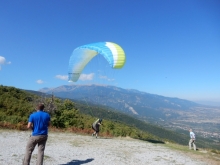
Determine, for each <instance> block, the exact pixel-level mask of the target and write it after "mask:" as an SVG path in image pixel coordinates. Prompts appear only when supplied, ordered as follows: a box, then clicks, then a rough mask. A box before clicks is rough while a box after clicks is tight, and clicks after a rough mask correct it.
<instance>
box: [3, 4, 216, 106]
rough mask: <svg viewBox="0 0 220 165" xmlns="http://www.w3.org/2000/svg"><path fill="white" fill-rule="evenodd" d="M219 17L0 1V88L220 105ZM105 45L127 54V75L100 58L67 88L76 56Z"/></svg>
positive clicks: (210, 10) (212, 11)
mask: <svg viewBox="0 0 220 165" xmlns="http://www.w3.org/2000/svg"><path fill="white" fill-rule="evenodd" d="M219 9H220V1H219V0H184V1H183V0H182V1H177V0H136V1H131V0H127V1H119V0H47V1H45V0H37V1H36V0H35V1H28V0H16V1H8V0H0V84H1V85H4V86H14V87H16V88H21V89H29V90H39V89H42V88H44V87H49V88H54V87H58V86H62V85H71V84H94V83H99V84H109V85H115V86H118V87H121V88H125V89H137V90H139V91H143V92H147V93H151V94H158V95H162V96H166V97H177V98H181V99H187V100H191V101H197V102H203V103H207V104H210V105H220V10H219ZM105 41H109V42H114V43H117V44H118V45H120V46H121V47H122V48H123V50H124V52H125V54H126V63H125V65H124V67H123V68H122V69H117V70H114V69H112V68H108V67H106V66H104V65H103V64H105V65H106V61H105V60H102V58H101V57H97V59H98V58H100V59H101V60H98V61H99V62H97V61H96V60H97V59H94V60H93V61H91V62H90V63H89V64H88V65H89V66H88V67H87V66H86V68H85V69H84V70H83V72H82V75H81V77H80V79H79V80H78V81H77V82H76V83H69V82H68V81H67V75H68V65H69V58H70V56H71V54H72V52H73V50H74V49H75V48H77V47H79V46H81V45H85V44H89V43H95V42H105ZM100 61H101V62H100ZM100 63H101V64H100ZM112 70H114V71H112Z"/></svg>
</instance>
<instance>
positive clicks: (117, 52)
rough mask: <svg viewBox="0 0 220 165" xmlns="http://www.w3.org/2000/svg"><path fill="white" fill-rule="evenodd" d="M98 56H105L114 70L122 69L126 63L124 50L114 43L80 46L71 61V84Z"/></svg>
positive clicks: (69, 71) (69, 73) (69, 74)
mask: <svg viewBox="0 0 220 165" xmlns="http://www.w3.org/2000/svg"><path fill="white" fill-rule="evenodd" d="M97 55H101V56H103V57H104V58H105V59H106V60H107V62H108V63H109V65H110V67H112V68H113V69H120V68H122V67H123V66H124V64H125V61H126V57H125V53H124V50H123V49H122V48H121V47H120V46H119V45H118V44H116V43H113V42H97V43H92V44H87V45H82V46H79V47H77V48H76V49H74V51H73V53H72V55H71V57H70V60H69V69H68V76H69V77H68V78H69V82H76V81H77V80H78V79H79V77H80V74H81V73H82V71H83V69H84V67H85V66H86V65H87V64H88V63H89V62H90V61H91V59H92V58H94V57H95V56H97Z"/></svg>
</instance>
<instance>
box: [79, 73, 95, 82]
mask: <svg viewBox="0 0 220 165" xmlns="http://www.w3.org/2000/svg"><path fill="white" fill-rule="evenodd" d="M94 75H95V74H94V73H90V74H81V75H80V77H79V80H82V81H87V80H92V79H93V77H94Z"/></svg>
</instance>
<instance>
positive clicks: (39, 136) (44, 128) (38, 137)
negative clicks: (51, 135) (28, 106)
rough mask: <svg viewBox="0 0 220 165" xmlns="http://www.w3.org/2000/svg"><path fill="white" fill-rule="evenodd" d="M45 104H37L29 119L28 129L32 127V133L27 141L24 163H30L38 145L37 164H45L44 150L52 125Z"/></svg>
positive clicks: (25, 164) (24, 164) (26, 164)
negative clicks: (45, 110) (49, 128)
mask: <svg viewBox="0 0 220 165" xmlns="http://www.w3.org/2000/svg"><path fill="white" fill-rule="evenodd" d="M43 110H44V104H43V103H40V104H38V106H37V111H36V112H34V113H32V114H31V115H30V117H29V120H28V125H27V128H28V129H32V134H31V136H30V138H29V140H28V142H27V146H26V152H25V157H24V161H23V165H29V164H30V160H31V155H32V152H33V151H34V148H35V146H36V145H38V155H37V165H43V158H44V150H45V146H46V142H47V138H48V127H49V125H50V115H49V114H48V113H47V112H44V111H43Z"/></svg>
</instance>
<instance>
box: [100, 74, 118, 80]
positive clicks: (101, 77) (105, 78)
mask: <svg viewBox="0 0 220 165" xmlns="http://www.w3.org/2000/svg"><path fill="white" fill-rule="evenodd" d="M99 78H100V79H104V80H107V81H115V79H110V78H108V77H107V76H102V75H100V76H99Z"/></svg>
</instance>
